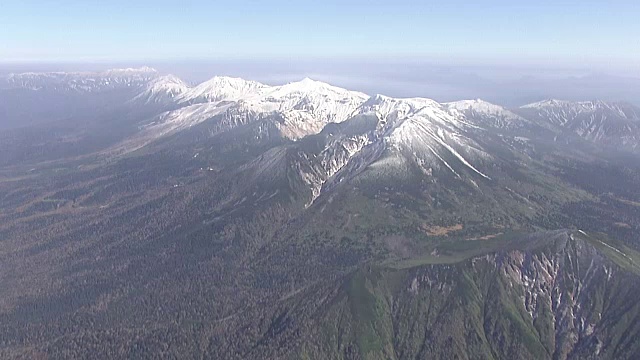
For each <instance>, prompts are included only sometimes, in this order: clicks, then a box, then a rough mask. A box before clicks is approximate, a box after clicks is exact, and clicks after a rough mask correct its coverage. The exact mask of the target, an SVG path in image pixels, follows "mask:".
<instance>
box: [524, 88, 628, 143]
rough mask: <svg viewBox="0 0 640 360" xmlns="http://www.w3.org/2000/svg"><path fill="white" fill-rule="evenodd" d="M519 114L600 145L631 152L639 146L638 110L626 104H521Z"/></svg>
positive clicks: (556, 102) (587, 102)
mask: <svg viewBox="0 0 640 360" xmlns="http://www.w3.org/2000/svg"><path fill="white" fill-rule="evenodd" d="M518 112H519V113H520V114H521V115H522V116H525V117H527V118H530V119H532V120H534V121H537V122H539V123H550V124H552V125H554V126H557V127H559V128H561V129H563V130H564V131H566V132H568V133H573V134H577V135H578V136H580V137H581V138H583V139H586V140H588V141H591V142H594V143H597V144H600V145H606V146H611V147H618V148H627V149H631V150H636V149H638V147H639V146H640V145H639V144H640V110H639V109H637V108H635V107H634V106H632V105H629V104H624V103H608V102H603V101H585V102H570V101H560V100H545V101H541V102H537V103H533V104H529V105H524V106H522V107H521V108H520V109H518Z"/></svg>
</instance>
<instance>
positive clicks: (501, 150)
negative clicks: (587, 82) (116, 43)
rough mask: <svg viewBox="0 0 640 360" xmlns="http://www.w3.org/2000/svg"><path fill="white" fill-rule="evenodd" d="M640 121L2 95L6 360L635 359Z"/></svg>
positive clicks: (562, 110)
mask: <svg viewBox="0 0 640 360" xmlns="http://www.w3.org/2000/svg"><path fill="white" fill-rule="evenodd" d="M639 297H640V109H638V108H636V107H634V106H632V105H629V104H625V103H613V102H603V101H597V100H594V101H583V102H569V101H561V100H543V101H540V102H536V103H533V104H525V105H523V106H520V107H516V108H505V107H502V106H500V105H497V104H492V103H489V102H486V101H483V100H479V99H477V100H462V101H457V102H449V103H438V102H437V101H434V100H431V99H426V98H392V97H387V96H384V95H372V96H371V95H366V94H364V93H360V92H357V91H350V90H346V89H342V88H339V87H336V86H332V85H329V84H326V83H323V82H320V81H316V80H312V79H308V78H306V79H303V80H300V81H297V82H292V83H288V84H285V85H277V86H272V85H266V84H262V83H259V82H255V81H249V80H244V79H240V78H232V77H224V76H217V77H214V78H212V79H211V80H208V81H205V82H203V83H201V84H189V83H187V82H185V81H182V80H181V79H179V78H178V77H176V76H173V75H165V74H160V73H159V72H158V71H156V70H154V69H151V68H147V67H145V68H140V69H117V70H109V71H105V72H98V73H89V72H83V73H72V72H69V73H24V74H12V75H9V76H7V77H5V78H3V79H1V80H0V358H3V359H62V358H87V359H114V358H132V359H144V358H148V359H158V358H167V359H174V358H180V359H203V358H211V359H428V358H443V359H558V360H560V359H638V358H640V340H638V339H640V303H638V301H637V299H638V298H639Z"/></svg>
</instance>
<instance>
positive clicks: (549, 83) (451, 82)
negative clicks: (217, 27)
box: [0, 58, 640, 106]
mask: <svg viewBox="0 0 640 360" xmlns="http://www.w3.org/2000/svg"><path fill="white" fill-rule="evenodd" d="M139 66H151V67H153V68H155V69H157V70H158V71H159V72H160V73H162V74H173V75H176V76H178V77H180V78H181V79H183V80H184V81H187V82H189V83H191V84H198V83H200V82H203V81H206V80H208V79H210V78H211V77H213V76H217V75H225V76H235V77H241V78H245V79H249V80H255V81H260V82H263V83H265V84H269V85H278V84H284V83H287V82H292V81H297V80H300V79H302V78H305V77H310V78H313V79H316V80H320V81H325V82H328V83H330V84H332V85H336V86H340V87H344V88H348V89H352V90H358V91H362V92H364V93H367V94H369V95H373V94H384V95H388V96H394V97H427V98H432V99H434V100H437V101H441V102H447V101H455V100H461V99H476V98H481V99H483V100H487V101H491V102H494V103H497V104H500V105H504V106H519V105H523V104H526V103H530V102H535V101H539V100H543V99H548V98H556V99H563V100H574V101H577V100H605V101H626V102H630V103H633V104H636V105H640V78H637V77H633V76H624V74H615V73H610V72H606V71H599V70H594V69H591V68H588V67H583V68H575V67H574V68H571V67H561V66H557V67H552V66H546V67H543V66H522V65H518V64H511V65H510V66H506V65H499V64H493V65H473V64H466V65H465V64H442V63H439V62H436V61H429V60H428V59H416V60H413V61H407V60H400V59H397V60H395V61H394V60H388V59H379V60H374V61H368V62H362V61H359V60H355V59H328V58H327V59H324V61H319V60H317V59H308V58H307V59H289V60H286V59H235V60H200V61H181V62H169V61H155V62H154V61H149V62H92V63H82V62H66V63H0V76H3V75H7V74H9V73H21V72H51V71H63V72H75V71H104V70H107V69H111V68H122V67H139Z"/></svg>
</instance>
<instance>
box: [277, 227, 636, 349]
mask: <svg viewBox="0 0 640 360" xmlns="http://www.w3.org/2000/svg"><path fill="white" fill-rule="evenodd" d="M479 242H482V240H480V241H479ZM489 242H491V241H489ZM462 245H464V244H459V245H453V246H451V247H450V248H449V249H447V247H446V246H444V247H443V248H441V249H439V250H440V255H437V256H432V257H431V258H430V259H429V260H425V264H424V265H419V266H415V267H410V268H407V269H400V270H398V269H393V268H388V267H387V268H385V267H382V268H377V267H373V268H368V269H363V270H361V271H358V272H355V273H354V274H353V275H351V276H349V277H348V279H347V280H346V281H345V282H344V283H343V284H342V285H341V287H340V288H338V289H337V290H336V291H335V293H329V294H327V295H325V296H328V297H325V298H323V299H324V300H323V303H322V304H320V305H316V306H315V307H313V306H312V308H313V309H314V310H315V312H314V314H313V315H311V316H310V318H311V319H310V322H311V323H313V325H309V324H307V325H306V327H310V328H312V329H313V330H312V331H311V333H310V334H309V336H308V337H306V338H305V341H304V342H303V343H302V344H301V345H300V347H299V349H298V351H299V353H298V356H302V357H305V356H306V357H307V358H314V359H406V358H424V357H435V358H478V359H480V358H497V359H509V358H511V359H512V358H518V359H584V358H597V359H633V358H635V356H636V355H637V354H638V352H639V351H640V344H639V343H638V342H637V341H634V339H636V338H637V336H640V327H638V325H637V324H636V323H634V319H637V318H638V316H640V305H638V304H637V302H636V298H637V296H638V295H640V293H639V292H638V285H640V276H639V274H640V272H639V270H640V262H639V261H640V258H638V255H639V254H638V253H637V252H635V251H633V250H630V249H628V248H624V247H623V248H621V249H619V248H616V247H614V246H612V245H609V244H607V243H605V242H603V240H602V239H599V238H597V237H595V236H594V235H588V234H586V233H582V232H568V231H557V232H548V233H539V234H534V235H529V236H526V237H524V238H522V239H518V240H512V241H510V242H509V243H508V244H503V245H502V246H503V247H504V249H503V250H499V251H496V252H493V251H489V252H487V253H486V254H482V253H475V254H474V255H471V254H473V252H474V250H473V249H478V250H479V251H480V252H482V251H487V250H486V249H487V248H488V247H487V246H482V245H481V244H478V243H477V242H476V243H469V244H467V245H466V246H462ZM491 245H492V246H496V244H495V243H493V244H491ZM616 246H619V245H616ZM483 248H484V249H485V250H482V249H483ZM463 249H465V250H463ZM470 250H471V251H470ZM465 254H466V255H465ZM399 265H400V264H399ZM296 305H298V304H296ZM296 305H292V308H293V309H296V308H297V306H296ZM307 306H308V305H307ZM296 310H297V309H296ZM296 310H292V312H294V311H296ZM307 311H309V309H307ZM288 316H289V317H290V318H295V315H294V314H291V313H290V314H288ZM301 322H302V321H301ZM293 357H295V356H293Z"/></svg>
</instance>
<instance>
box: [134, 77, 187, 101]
mask: <svg viewBox="0 0 640 360" xmlns="http://www.w3.org/2000/svg"><path fill="white" fill-rule="evenodd" d="M189 89H190V87H189V85H187V84H186V83H185V82H184V81H182V80H181V79H180V78H178V77H177V76H173V75H165V76H161V77H158V78H156V79H154V80H151V82H149V84H148V85H147V88H146V89H145V90H144V91H143V92H142V93H140V94H139V95H137V96H136V97H135V98H133V101H134V102H136V103H137V102H143V103H145V104H152V103H166V102H170V101H172V100H173V99H175V98H176V97H178V96H180V95H182V94H184V93H185V92H187V91H188V90H189Z"/></svg>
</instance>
